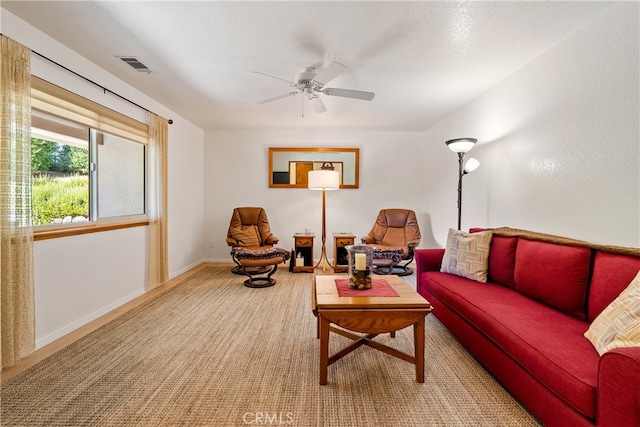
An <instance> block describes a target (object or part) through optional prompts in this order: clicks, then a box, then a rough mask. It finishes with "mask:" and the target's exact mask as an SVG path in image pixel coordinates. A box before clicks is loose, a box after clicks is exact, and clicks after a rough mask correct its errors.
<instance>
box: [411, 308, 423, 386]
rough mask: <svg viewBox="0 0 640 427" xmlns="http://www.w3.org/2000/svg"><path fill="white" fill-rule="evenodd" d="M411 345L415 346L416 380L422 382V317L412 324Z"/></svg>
mask: <svg viewBox="0 0 640 427" xmlns="http://www.w3.org/2000/svg"><path fill="white" fill-rule="evenodd" d="M413 342H414V344H413V346H414V347H415V360H416V381H417V382H419V383H423V382H424V319H421V320H418V321H417V322H416V323H415V324H414V325H413Z"/></svg>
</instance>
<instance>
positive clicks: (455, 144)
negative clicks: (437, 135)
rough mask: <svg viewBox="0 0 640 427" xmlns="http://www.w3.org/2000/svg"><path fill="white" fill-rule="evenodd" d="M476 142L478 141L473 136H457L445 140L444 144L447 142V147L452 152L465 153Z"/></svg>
mask: <svg viewBox="0 0 640 427" xmlns="http://www.w3.org/2000/svg"><path fill="white" fill-rule="evenodd" d="M476 142H478V140H477V139H475V138H457V139H450V140H449V141H447V142H445V144H447V147H449V149H450V150H451V151H453V152H454V153H466V152H467V151H469V150H471V149H472V148H473V146H474V145H476Z"/></svg>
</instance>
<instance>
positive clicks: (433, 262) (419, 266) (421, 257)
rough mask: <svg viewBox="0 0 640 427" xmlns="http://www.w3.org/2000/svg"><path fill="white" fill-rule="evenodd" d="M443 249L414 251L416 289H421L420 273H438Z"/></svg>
mask: <svg viewBox="0 0 640 427" xmlns="http://www.w3.org/2000/svg"><path fill="white" fill-rule="evenodd" d="M443 257H444V249H416V251H415V260H416V289H417V290H418V291H419V290H420V289H422V273H424V272H425V271H440V265H441V264H442V258H443Z"/></svg>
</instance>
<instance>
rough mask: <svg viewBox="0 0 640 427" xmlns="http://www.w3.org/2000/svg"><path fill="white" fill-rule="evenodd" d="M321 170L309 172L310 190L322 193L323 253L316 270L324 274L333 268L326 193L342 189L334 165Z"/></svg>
mask: <svg viewBox="0 0 640 427" xmlns="http://www.w3.org/2000/svg"><path fill="white" fill-rule="evenodd" d="M323 168H325V169H320V170H314V171H310V172H309V190H321V191H322V252H321V253H320V261H318V264H317V265H316V266H315V267H314V268H319V267H322V272H323V273H324V271H325V269H326V268H327V267H329V268H333V267H332V266H331V264H330V263H329V260H328V259H327V246H326V240H327V220H326V218H327V215H326V194H325V193H326V191H332V190H338V189H339V188H340V173H339V172H338V171H335V170H333V165H331V164H329V165H327V166H324V165H323Z"/></svg>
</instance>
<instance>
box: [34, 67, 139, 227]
mask: <svg viewBox="0 0 640 427" xmlns="http://www.w3.org/2000/svg"><path fill="white" fill-rule="evenodd" d="M146 132H147V131H146V125H144V124H142V123H139V122H136V121H133V120H132V119H130V118H127V117H124V116H121V115H120V114H118V113H116V112H114V111H112V110H108V109H106V108H105V107H102V106H99V105H97V104H94V103H93V102H91V101H88V100H87V99H84V98H81V97H79V96H77V95H74V94H72V93H70V92H67V91H65V90H63V89H61V88H59V87H56V86H53V85H51V84H49V83H46V82H43V81H41V80H39V79H35V78H34V80H33V81H32V115H31V136H32V138H31V160H32V172H33V183H32V200H33V224H34V225H46V224H68V223H81V222H91V221H93V222H96V221H100V220H101V219H105V218H119V217H128V216H133V215H144V214H145V204H146V203H145V202H146V194H145V188H146V186H145V181H146V142H147V136H146ZM123 219H124V218H123Z"/></svg>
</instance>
